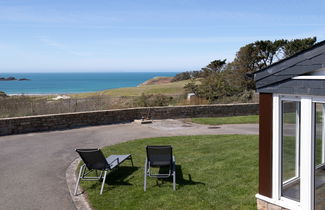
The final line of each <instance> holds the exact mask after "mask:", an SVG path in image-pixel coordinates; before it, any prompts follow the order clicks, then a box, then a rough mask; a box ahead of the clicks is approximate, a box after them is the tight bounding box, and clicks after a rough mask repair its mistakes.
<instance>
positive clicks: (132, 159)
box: [130, 156, 134, 167]
mask: <svg viewBox="0 0 325 210" xmlns="http://www.w3.org/2000/svg"><path fill="white" fill-rule="evenodd" d="M130 158H131V163H132V167H134V165H133V159H132V156H130Z"/></svg>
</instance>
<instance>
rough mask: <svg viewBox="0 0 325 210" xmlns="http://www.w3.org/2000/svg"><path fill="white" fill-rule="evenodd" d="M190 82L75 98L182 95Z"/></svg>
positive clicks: (102, 92) (122, 89)
mask: <svg viewBox="0 0 325 210" xmlns="http://www.w3.org/2000/svg"><path fill="white" fill-rule="evenodd" d="M189 82H190V80H184V81H179V82H171V83H166V84H157V85H143V86H139V87H129V88H116V89H110V90H103V91H98V92H92V93H80V94H73V95H72V96H73V97H90V96H97V95H109V96H140V95H141V94H142V93H144V94H164V95H182V94H184V93H185V91H184V86H185V85H186V84H187V83H189Z"/></svg>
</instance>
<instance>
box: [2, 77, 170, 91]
mask: <svg viewBox="0 0 325 210" xmlns="http://www.w3.org/2000/svg"><path fill="white" fill-rule="evenodd" d="M175 75H176V73H171V72H148V73H147V72H146V73H144V72H134V73H128V74H125V73H87V74H86V73H81V74H78V73H77V74H67V73H62V74H61V73H57V74H48V73H43V74H42V73H37V74H21V75H17V74H14V73H12V74H10V75H7V74H3V73H0V77H9V76H10V77H16V78H23V77H24V78H28V79H30V81H28V82H26V83H25V82H22V83H18V82H15V81H13V82H0V91H3V92H5V93H6V94H7V95H9V96H21V95H26V96H46V95H62V94H66V95H71V94H81V93H93V92H100V91H106V90H111V89H117V88H129V87H137V86H139V85H141V84H143V83H145V82H147V81H150V80H152V79H154V78H157V77H158V78H159V77H163V78H165V77H173V76H175ZM158 82H160V81H158ZM154 83H156V82H155V81H151V82H150V84H154Z"/></svg>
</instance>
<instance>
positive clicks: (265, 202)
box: [254, 41, 325, 210]
mask: <svg viewBox="0 0 325 210" xmlns="http://www.w3.org/2000/svg"><path fill="white" fill-rule="evenodd" d="M254 78H255V81H256V88H257V91H258V92H259V94H260V128H259V129H260V130H259V132H260V137H259V189H258V190H259V192H258V194H257V195H256V198H257V206H258V209H301V210H313V209H316V210H321V209H325V41H323V42H320V43H318V44H316V45H314V46H313V47H312V48H309V49H307V50H304V51H302V52H300V53H298V54H295V55H293V56H291V57H289V58H287V59H284V60H281V61H280V62H277V63H275V64H273V65H271V66H269V67H267V68H265V69H262V70H260V71H258V72H256V73H255V74H254Z"/></svg>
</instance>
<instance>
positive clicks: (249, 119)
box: [192, 115, 259, 125]
mask: <svg viewBox="0 0 325 210" xmlns="http://www.w3.org/2000/svg"><path fill="white" fill-rule="evenodd" d="M258 119H259V118H258V115H247V116H235V117H207V118H193V119H192V122H193V123H199V124H206V125H222V124H245V123H258Z"/></svg>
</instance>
